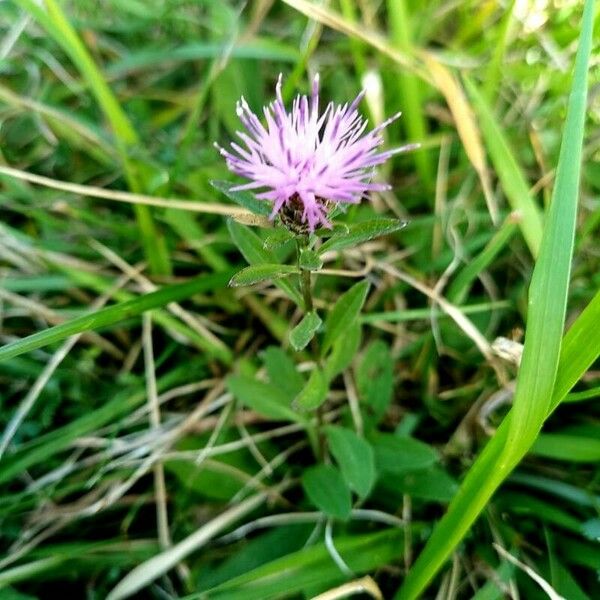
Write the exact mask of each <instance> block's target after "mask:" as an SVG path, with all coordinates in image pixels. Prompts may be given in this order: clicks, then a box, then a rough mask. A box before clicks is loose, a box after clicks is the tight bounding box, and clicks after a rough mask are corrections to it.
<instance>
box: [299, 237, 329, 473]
mask: <svg viewBox="0 0 600 600" xmlns="http://www.w3.org/2000/svg"><path fill="white" fill-rule="evenodd" d="M308 244H309V240H308V236H298V237H297V238H296V263H297V265H298V269H299V271H300V290H301V291H302V297H303V299H304V312H305V313H309V312H312V311H313V310H314V302H313V295H312V277H311V272H310V271H309V270H308V269H302V268H301V267H300V254H301V253H302V250H304V249H306V248H308ZM310 351H311V355H312V356H311V358H312V359H313V360H314V361H315V363H316V364H317V368H319V369H320V368H321V364H320V363H321V359H320V352H319V345H318V342H317V338H316V337H313V339H312V340H311V343H310ZM315 416H316V418H317V425H316V428H315V437H316V440H315V441H314V444H313V445H314V450H315V454H316V457H317V459H318V460H319V461H320V462H324V460H325V458H326V456H327V441H326V439H325V434H324V432H323V426H324V420H323V407H322V406H320V407H319V408H317V410H316V414H315Z"/></svg>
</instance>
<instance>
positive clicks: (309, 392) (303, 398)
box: [293, 367, 329, 411]
mask: <svg viewBox="0 0 600 600" xmlns="http://www.w3.org/2000/svg"><path fill="white" fill-rule="evenodd" d="M328 391H329V388H328V386H327V380H326V379H325V376H324V375H323V371H321V369H319V367H315V368H314V369H313V370H312V373H311V374H310V377H309V379H308V381H307V382H306V385H305V386H304V389H303V390H302V391H301V392H300V393H299V394H298V396H296V399H295V400H294V403H293V406H294V408H296V409H298V410H301V411H309V410H315V409H317V408H319V406H321V404H323V402H325V399H326V398H327V392H328Z"/></svg>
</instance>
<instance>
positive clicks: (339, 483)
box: [302, 465, 352, 521]
mask: <svg viewBox="0 0 600 600" xmlns="http://www.w3.org/2000/svg"><path fill="white" fill-rule="evenodd" d="M302 487H303V488H304V492H305V493H306V495H307V496H308V498H309V500H310V501H311V502H312V503H313V504H314V505H315V506H316V507H317V508H318V509H319V510H322V511H323V512H324V513H325V514H327V515H329V516H330V517H334V518H336V519H342V520H343V521H345V520H346V519H348V517H349V516H350V511H351V510H352V497H351V494H350V489H349V488H348V486H347V485H346V483H345V482H344V478H343V477H342V475H341V473H340V472H339V471H338V470H337V469H336V468H335V467H333V466H331V465H317V466H314V467H310V468H309V469H307V470H306V471H305V472H304V474H303V476H302Z"/></svg>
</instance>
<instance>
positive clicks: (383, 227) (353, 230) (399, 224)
mask: <svg viewBox="0 0 600 600" xmlns="http://www.w3.org/2000/svg"><path fill="white" fill-rule="evenodd" d="M406 225H407V222H406V221H401V220H399V219H373V220H371V221H364V222H362V223H356V224H355V225H350V226H349V227H348V233H341V234H340V235H335V236H332V237H330V238H329V239H328V240H327V241H326V242H325V243H324V244H323V245H322V246H321V247H320V248H319V254H323V253H324V252H327V251H328V250H342V249H343V248H348V247H350V246H356V245H357V244H362V243H364V242H368V241H369V240H372V239H375V238H378V237H381V236H382V235H387V234H390V233H394V232H395V231H399V230H400V229H403V228H404V227H406Z"/></svg>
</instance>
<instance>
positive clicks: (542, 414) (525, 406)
mask: <svg viewBox="0 0 600 600" xmlns="http://www.w3.org/2000/svg"><path fill="white" fill-rule="evenodd" d="M592 25H593V1H592V0H587V1H586V4H585V9H584V13H583V19H582V31H581V36H580V42H579V48H578V51H577V58H576V62H575V74H574V77H573V85H572V91H571V95H570V98H569V107H568V114H567V121H566V124H565V131H564V136H563V142H562V145H561V152H560V157H559V164H558V169H557V181H556V186H555V189H554V195H553V202H552V206H551V209H550V214H549V217H548V222H547V226H546V231H545V232H544V239H543V241H542V244H541V248H540V258H539V260H538V262H537V264H536V268H535V272H534V277H533V281H532V284H531V289H530V304H529V319H528V325H527V331H526V338H525V349H524V354H523V362H522V363H521V370H520V373H519V377H518V382H517V389H516V392H515V400H514V408H513V410H512V411H511V414H510V417H509V418H507V419H505V421H504V423H503V424H502V426H501V428H500V429H499V430H498V432H497V434H496V435H495V436H494V438H493V440H492V442H490V443H489V444H488V445H487V446H486V448H485V450H484V452H483V453H482V455H481V456H480V458H479V459H478V460H477V461H476V463H475V464H474V465H473V467H472V468H471V469H470V471H469V473H468V475H467V478H466V479H465V481H464V483H463V485H462V486H461V488H460V490H459V492H458V494H457V495H456V497H455V499H454V501H453V502H452V504H451V505H450V508H449V510H448V513H447V514H446V515H445V516H444V518H443V519H442V521H441V522H440V523H439V524H438V525H437V526H436V528H435V529H434V532H433V534H432V536H431V538H430V540H429V542H428V543H427V545H426V546H425V549H424V550H423V552H422V553H421V555H420V556H419V558H418V560H417V562H416V563H415V565H414V567H413V568H412V570H411V571H410V572H409V573H408V575H407V577H406V579H405V581H404V584H403V586H402V587H401V588H400V590H399V591H398V594H397V595H396V598H398V599H401V600H413V599H415V598H419V597H421V596H422V593H423V591H424V589H425V588H426V587H427V585H428V583H429V581H430V580H431V579H432V578H433V577H434V576H435V574H436V573H437V572H438V570H439V569H440V568H441V567H442V566H443V564H444V563H445V562H446V560H447V559H448V558H449V557H450V555H451V553H452V551H453V550H454V548H455V547H456V545H457V544H458V543H459V542H460V540H461V539H462V537H463V536H464V535H465V534H466V533H467V531H468V530H469V528H470V527H471V525H472V524H473V522H474V521H475V520H476V518H477V517H478V515H479V513H480V512H481V511H482V510H483V508H484V507H485V505H486V504H487V502H488V501H489V499H490V498H491V496H492V494H493V493H494V491H495V490H496V489H497V488H498V487H499V486H500V484H501V483H502V481H504V479H505V478H506V476H507V475H508V474H509V473H510V471H511V470H512V469H513V468H514V467H515V466H516V465H517V464H518V462H519V461H520V460H521V458H522V457H523V456H524V455H525V454H526V453H527V451H528V450H529V448H530V447H531V446H532V444H533V443H534V441H535V439H536V437H537V435H538V433H539V431H540V429H541V427H542V424H543V422H544V420H545V419H546V418H547V417H548V415H549V413H550V412H551V409H552V408H554V407H555V406H556V405H558V403H560V401H561V400H562V398H563V397H564V395H565V394H566V393H567V392H568V389H569V388H570V386H569V384H570V385H573V384H574V383H575V381H573V375H575V374H578V375H579V376H581V375H582V374H583V373H584V372H585V370H586V369H587V368H588V367H589V364H591V361H590V363H587V359H589V358H591V360H592V361H593V360H594V359H595V356H594V354H595V355H596V356H597V354H598V350H600V348H599V346H600V340H598V339H596V338H597V336H595V335H594V336H593V337H592V338H590V337H589V335H590V334H589V332H587V331H585V330H582V329H583V328H582V326H581V325H579V326H577V329H576V332H575V333H572V334H571V332H569V334H570V335H569V334H567V336H566V337H565V342H564V347H563V349H562V354H561V337H562V329H563V326H564V316H565V308H566V302H567V291H568V283H569V274H570V263H571V255H572V252H573V238H574V231H575V215H576V209H577V196H578V189H579V170H580V160H581V147H582V143H583V129H584V127H583V125H584V118H585V108H586V97H587V70H588V63H589V57H590V53H591V41H592ZM597 298H598V295H597V296H596V297H595V298H594V300H593V301H592V308H591V310H588V309H589V308H590V307H588V309H586V311H584V313H583V314H582V316H581V317H580V318H579V319H578V320H577V323H583V324H584V326H585V325H588V324H589V323H588V319H589V315H590V313H594V314H597V310H598V308H597V307H598V304H599V303H600V302H599V301H598V300H597ZM577 323H576V325H577ZM576 325H574V326H573V327H572V330H573V329H575V327H576ZM573 338H575V339H576V340H577V339H578V338H579V342H580V343H581V342H583V341H587V342H588V343H587V344H585V346H586V349H587V354H585V355H583V356H579V357H578V356H577V353H578V350H577V349H576V348H575V347H574V345H573V342H572V340H573ZM567 352H568V353H569V354H568V355H567V356H566V357H565V353H567ZM559 355H560V360H559ZM578 358H579V360H577V359H578ZM561 365H564V366H561ZM564 369H567V374H566V376H565V375H564V374H563V370H564ZM558 394H560V396H558Z"/></svg>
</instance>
